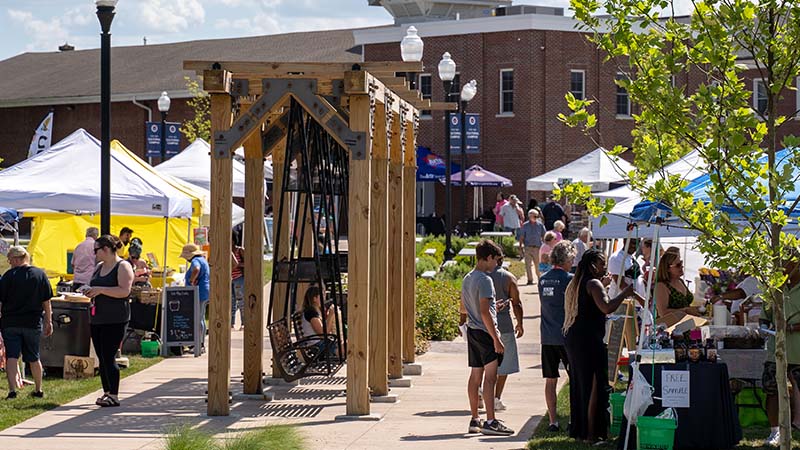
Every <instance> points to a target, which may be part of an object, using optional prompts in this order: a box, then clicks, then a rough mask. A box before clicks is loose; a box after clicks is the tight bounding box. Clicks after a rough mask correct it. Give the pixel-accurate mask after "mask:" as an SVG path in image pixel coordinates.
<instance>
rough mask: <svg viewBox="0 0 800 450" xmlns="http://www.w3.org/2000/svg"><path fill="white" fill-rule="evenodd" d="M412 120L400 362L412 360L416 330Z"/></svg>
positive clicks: (408, 129) (405, 170) (405, 180)
mask: <svg viewBox="0 0 800 450" xmlns="http://www.w3.org/2000/svg"><path fill="white" fill-rule="evenodd" d="M415 123H416V118H415V120H413V121H411V122H406V127H405V128H406V135H405V139H404V144H405V145H404V148H403V152H404V153H403V154H404V165H403V362H406V363H413V362H414V361H415V360H416V345H415V344H414V331H415V329H416V317H415V316H416V311H417V306H416V298H415V288H414V282H415V274H416V270H415V268H414V265H415V262H414V260H415V256H416V255H415V254H414V251H415V249H416V241H415V237H416V229H417V225H416V218H417V214H416V205H417V200H416V193H417V189H416V182H417V158H416V155H417V152H416V126H415Z"/></svg>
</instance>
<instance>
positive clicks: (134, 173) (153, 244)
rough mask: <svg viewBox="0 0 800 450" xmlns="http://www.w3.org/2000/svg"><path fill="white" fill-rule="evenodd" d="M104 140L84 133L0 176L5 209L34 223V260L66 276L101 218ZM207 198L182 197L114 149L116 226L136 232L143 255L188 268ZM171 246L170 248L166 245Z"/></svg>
mask: <svg viewBox="0 0 800 450" xmlns="http://www.w3.org/2000/svg"><path fill="white" fill-rule="evenodd" d="M99 180H100V143H99V141H98V140H97V139H95V138H94V137H93V136H91V135H90V134H89V133H87V132H86V131H85V130H83V129H79V130H77V131H75V132H74V133H72V134H71V135H69V136H68V137H66V138H64V139H63V140H62V141H60V142H59V143H57V144H55V145H53V146H52V147H51V148H50V149H49V150H48V151H46V152H43V153H40V154H38V155H36V156H35V157H33V158H30V159H27V160H25V161H22V162H20V163H18V164H16V165H14V166H12V167H9V168H8V169H4V170H3V171H2V172H0V191H1V192H3V202H4V205H5V206H7V207H12V208H15V209H17V210H20V211H24V212H25V215H26V216H27V217H32V218H33V230H32V234H31V242H30V245H29V252H30V253H31V256H32V259H33V263H34V264H35V265H37V266H39V267H42V268H44V269H47V270H50V271H52V272H55V273H62V274H63V273H66V272H67V253H68V251H69V250H70V249H73V248H74V246H75V245H77V244H78V243H80V242H81V241H83V239H84V233H85V231H86V228H87V227H89V226H97V225H98V224H99V221H100V217H99V214H98V211H99V210H100V183H99ZM200 201H201V199H199V198H196V197H192V196H190V195H188V194H187V193H185V192H181V191H180V190H179V189H177V188H175V187H174V186H173V185H171V184H170V183H169V182H168V181H166V180H164V179H163V178H161V177H159V176H158V175H157V174H155V173H153V172H149V171H144V170H141V165H140V163H139V162H137V161H135V160H133V159H132V158H131V157H130V156H129V155H128V154H127V153H125V152H123V151H120V150H119V149H118V148H115V149H112V151H111V208H112V209H111V212H112V217H111V229H112V232H115V233H118V232H119V230H120V229H121V228H122V227H125V226H127V227H129V228H132V229H133V230H134V235H135V236H137V237H139V238H141V239H142V241H143V243H144V248H145V254H146V253H153V254H154V255H158V257H159V263H160V264H162V265H164V264H165V265H167V266H171V267H178V266H180V265H182V261H180V260H179V259H178V255H179V254H180V251H181V247H182V246H183V244H185V243H186V242H187V241H188V240H190V236H189V230H190V229H191V227H192V226H197V225H198V224H199V220H200V210H198V211H196V212H195V211H194V210H193V209H194V208H195V207H198V208H199V207H200ZM165 243H166V246H165Z"/></svg>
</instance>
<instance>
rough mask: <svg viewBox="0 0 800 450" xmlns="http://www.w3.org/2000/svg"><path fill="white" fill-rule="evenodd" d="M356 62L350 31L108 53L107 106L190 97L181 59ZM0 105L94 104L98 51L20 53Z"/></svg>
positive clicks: (0, 90) (2, 69)
mask: <svg viewBox="0 0 800 450" xmlns="http://www.w3.org/2000/svg"><path fill="white" fill-rule="evenodd" d="M198 59H199V60H206V61H207V60H214V59H219V60H220V61H225V60H235V61H278V62H283V61H286V62H290V61H303V62H358V61H361V59H362V56H361V49H360V48H356V44H355V42H354V39H353V30H352V29H348V30H333V31H315V32H301V33H288V34H277V35H268V36H255V37H243V38H231V39H209V40H199V41H188V42H177V43H172V44H161V45H137V46H129V47H113V42H112V50H111V70H112V73H111V91H112V94H113V95H112V100H113V101H129V100H133V99H136V100H152V99H157V98H158V96H159V95H160V93H161V91H168V92H169V94H170V97H172V98H182V97H183V98H185V97H189V93H188V91H186V82H185V80H184V76H192V77H193V76H194V75H195V74H194V73H193V72H191V71H184V70H183V61H184V60H198ZM0 73H2V74H3V76H2V77H0V107H14V106H32V105H56V104H71V103H96V102H99V99H100V50H99V49H92V50H78V51H67V52H50V53H23V54H21V55H18V56H15V57H12V58H9V59H6V60H3V61H0Z"/></svg>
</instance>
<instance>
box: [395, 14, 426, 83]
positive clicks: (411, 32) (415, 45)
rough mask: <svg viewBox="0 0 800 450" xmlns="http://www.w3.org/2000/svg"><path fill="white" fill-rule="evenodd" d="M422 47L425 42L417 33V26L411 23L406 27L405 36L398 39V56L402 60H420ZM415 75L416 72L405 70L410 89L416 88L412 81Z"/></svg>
mask: <svg viewBox="0 0 800 450" xmlns="http://www.w3.org/2000/svg"><path fill="white" fill-rule="evenodd" d="M424 48H425V44H424V43H423V42H422V39H421V38H420V37H419V36H418V35H417V28H416V27H414V26H413V25H412V26H410V27H408V30H406V36H405V37H404V38H403V40H402V41H400V56H401V57H402V58H403V61H406V62H420V61H422V51H423V49H424ZM415 76H416V74H415V73H414V72H406V80H408V85H409V87H410V88H411V89H412V90H413V89H416V86H415V84H416V83H415V82H414V81H415V80H414V79H415Z"/></svg>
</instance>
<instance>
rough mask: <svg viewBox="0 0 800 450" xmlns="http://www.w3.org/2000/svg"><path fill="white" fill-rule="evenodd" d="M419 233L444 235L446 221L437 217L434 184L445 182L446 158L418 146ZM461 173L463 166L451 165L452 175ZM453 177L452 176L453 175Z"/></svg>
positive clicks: (417, 207)
mask: <svg viewBox="0 0 800 450" xmlns="http://www.w3.org/2000/svg"><path fill="white" fill-rule="evenodd" d="M416 156H417V182H416V192H417V195H416V197H417V206H416V211H417V233H418V234H434V235H442V234H444V220H443V219H442V217H440V216H436V215H435V209H434V204H435V199H436V195H435V193H436V191H435V189H436V186H435V184H434V183H433V182H435V181H441V182H444V179H445V171H446V170H447V166H446V165H445V161H444V158H443V157H441V156H439V155H437V154H436V153H433V152H432V151H431V149H429V148H428V147H423V146H417V155H416ZM460 171H461V166H459V165H458V164H456V163H453V162H451V163H450V173H451V174H454V173H457V172H460ZM451 177H452V175H451Z"/></svg>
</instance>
